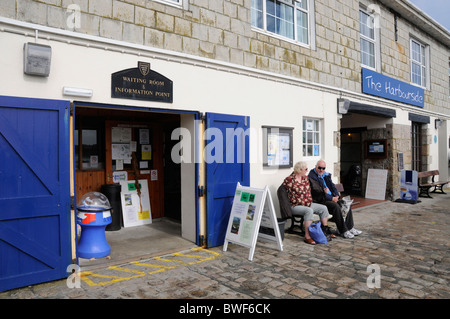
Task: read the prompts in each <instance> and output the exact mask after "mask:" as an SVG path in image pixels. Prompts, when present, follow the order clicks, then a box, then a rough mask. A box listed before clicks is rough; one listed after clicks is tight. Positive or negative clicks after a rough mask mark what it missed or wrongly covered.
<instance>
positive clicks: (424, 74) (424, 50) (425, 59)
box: [409, 38, 430, 89]
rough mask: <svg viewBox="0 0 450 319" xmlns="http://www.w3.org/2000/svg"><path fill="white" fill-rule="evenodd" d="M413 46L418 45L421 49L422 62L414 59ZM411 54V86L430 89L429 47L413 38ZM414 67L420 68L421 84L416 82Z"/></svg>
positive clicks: (410, 43) (410, 42)
mask: <svg viewBox="0 0 450 319" xmlns="http://www.w3.org/2000/svg"><path fill="white" fill-rule="evenodd" d="M413 44H417V45H419V47H420V52H419V53H420V57H419V59H420V61H419V60H417V59H415V58H414V52H413ZM409 45H410V52H409V60H410V66H409V67H410V72H411V84H413V85H417V86H420V87H423V88H425V89H426V88H428V87H429V83H430V68H429V46H428V45H425V44H424V43H423V42H421V41H419V40H417V39H415V38H411V39H410V41H409ZM413 65H416V66H419V69H420V82H421V83H416V82H414V77H413Z"/></svg>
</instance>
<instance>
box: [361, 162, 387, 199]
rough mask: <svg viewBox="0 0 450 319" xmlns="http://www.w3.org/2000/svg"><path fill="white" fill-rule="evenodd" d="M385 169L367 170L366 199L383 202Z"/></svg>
mask: <svg viewBox="0 0 450 319" xmlns="http://www.w3.org/2000/svg"><path fill="white" fill-rule="evenodd" d="M387 173H388V171H387V169H374V168H369V171H368V173H367V184H366V198H371V199H378V200H385V197H386V195H385V194H386V181H387Z"/></svg>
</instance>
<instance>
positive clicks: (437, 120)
mask: <svg viewBox="0 0 450 319" xmlns="http://www.w3.org/2000/svg"><path fill="white" fill-rule="evenodd" d="M442 123H444V121H443V120H440V119H435V120H434V127H435V128H436V129H438V128H440V127H441V125H442Z"/></svg>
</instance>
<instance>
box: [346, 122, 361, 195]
mask: <svg viewBox="0 0 450 319" xmlns="http://www.w3.org/2000/svg"><path fill="white" fill-rule="evenodd" d="M365 130H366V128H365V127H356V128H343V129H341V176H340V180H341V182H342V184H343V186H344V190H345V193H346V194H349V195H356V196H361V195H362V187H361V183H362V180H361V170H362V162H363V142H362V132H364V131H365Z"/></svg>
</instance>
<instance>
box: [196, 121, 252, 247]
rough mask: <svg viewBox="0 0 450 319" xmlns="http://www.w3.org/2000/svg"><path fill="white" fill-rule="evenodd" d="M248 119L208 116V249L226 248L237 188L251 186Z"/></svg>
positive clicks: (206, 152) (206, 158)
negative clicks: (227, 229) (226, 234)
mask: <svg viewBox="0 0 450 319" xmlns="http://www.w3.org/2000/svg"><path fill="white" fill-rule="evenodd" d="M249 121H250V120H249V117H246V116H237V115H228V114H218V113H206V131H205V135H206V137H205V139H206V142H205V144H206V147H205V150H204V152H205V161H206V232H207V239H206V241H207V246H208V247H215V246H220V245H223V243H224V240H225V233H226V228H227V226H228V219H229V217H230V213H231V206H232V204H233V198H234V193H235V191H236V184H237V182H239V183H240V184H241V185H244V186H250V160H249V158H250V157H249V143H250V137H249V130H248V128H249V127H250V123H249Z"/></svg>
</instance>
